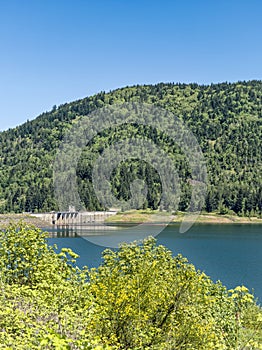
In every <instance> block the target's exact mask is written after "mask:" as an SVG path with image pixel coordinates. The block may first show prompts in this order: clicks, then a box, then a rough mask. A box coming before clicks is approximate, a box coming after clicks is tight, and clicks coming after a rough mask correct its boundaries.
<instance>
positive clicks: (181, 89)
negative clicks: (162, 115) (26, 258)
mask: <svg viewBox="0 0 262 350" xmlns="http://www.w3.org/2000/svg"><path fill="white" fill-rule="evenodd" d="M129 101H136V102H146V103H153V104H155V105H156V106H160V107H163V108H165V109H167V110H169V111H171V112H172V113H174V115H176V116H177V117H179V118H180V119H181V120H183V121H184V122H185V123H186V124H187V125H188V127H189V128H190V129H191V131H192V132H193V134H194V135H195V136H196V138H197V140H198V142H199V144H200V146H201V148H202V151H203V153H204V156H205V158H206V163H207V168H208V177H209V179H208V180H209V184H208V194H207V197H206V203H205V208H204V209H205V210H206V211H208V212H211V211H214V210H219V212H221V213H226V212H228V211H229V210H233V211H234V212H235V213H237V214H239V215H261V210H262V159H261V158H262V157H261V155H262V152H261V149H262V148H261V139H262V124H261V121H262V81H249V82H237V83H221V84H211V85H208V86H205V85H197V84H172V83H170V84H164V83H160V84H157V85H144V86H133V87H126V88H122V89H118V90H115V91H112V92H109V93H105V92H101V93H99V94H97V95H95V96H92V97H87V98H84V99H82V100H78V101H75V102H72V103H66V104H64V105H61V106H59V107H58V108H57V107H56V106H54V107H53V109H52V111H50V112H46V113H43V114H42V115H40V116H39V117H38V118H36V119H35V120H33V121H28V122H26V123H25V124H23V125H21V126H18V127H16V128H14V129H10V130H8V131H4V132H1V133H0V212H23V211H27V212H28V211H49V210H55V209H57V203H56V201H55V196H54V190H53V178H52V175H53V173H52V167H53V162H54V157H55V154H56V151H57V147H58V146H59V144H60V143H61V140H62V138H63V135H64V134H65V132H66V131H67V130H68V129H69V128H70V126H71V125H72V123H74V121H76V120H77V119H78V118H79V117H80V116H84V115H87V114H88V113H90V112H91V111H93V110H95V109H96V108H100V107H103V106H105V105H107V104H111V105H112V104H115V103H121V102H129ZM120 131H121V130H120ZM120 131H119V130H113V131H111V132H108V133H105V134H104V135H101V139H102V142H101V140H100V139H99V137H96V138H95V139H94V140H93V142H92V144H90V145H89V146H88V147H89V148H87V149H86V150H85V151H84V152H83V154H82V158H81V162H79V166H78V171H77V173H78V180H79V181H78V185H79V193H80V194H81V198H82V200H83V202H84V203H85V206H86V207H87V208H88V209H90V210H94V209H103V208H101V206H100V204H99V203H98V201H97V199H96V197H95V195H94V193H93V189H92V186H91V178H90V176H91V175H90V173H91V172H90V169H91V167H92V164H91V161H90V151H92V153H94V154H96V155H98V154H99V153H101V152H102V148H103V147H105V146H106V145H107V144H109V143H110V142H112V140H116V139H118V138H119V134H120ZM129 132H130V134H132V133H133V134H135V133H136V132H138V131H137V130H135V127H131V128H130V130H129ZM139 133H140V134H141V133H142V134H143V133H144V134H146V135H147V137H148V135H149V136H150V137H151V138H152V139H153V140H154V142H156V143H158V144H159V145H164V144H165V142H166V141H165V139H164V138H163V136H161V135H155V134H154V131H153V130H152V131H150V130H145V129H144V130H143V129H142V130H141V128H140V130H139ZM150 133H151V134H150ZM170 147H171V150H172V147H173V148H174V146H172V145H171V146H170ZM173 158H174V162H175V163H176V164H178V165H179V175H180V177H181V178H182V179H183V180H184V181H183V186H182V191H183V193H182V196H181V200H180V204H179V209H180V210H186V208H187V206H188V204H189V199H190V196H191V193H190V183H189V182H188V181H187V179H188V178H189V177H190V171H189V169H188V164H187V162H181V155H180V154H179V152H175V151H174V154H173ZM138 174H139V177H144V178H145V179H146V182H147V184H148V194H147V201H146V202H144V204H143V206H144V208H145V207H150V208H153V209H156V208H157V207H158V204H159V191H161V186H159V177H158V175H157V174H156V172H155V171H154V169H153V168H152V167H151V166H150V165H149V164H147V163H145V162H143V161H135V162H133V163H132V166H131V163H128V162H125V163H122V164H120V165H119V167H118V168H117V169H115V171H114V174H113V176H112V186H113V191H114V192H115V193H116V195H117V196H118V197H119V198H123V199H127V198H128V197H129V196H130V186H129V184H130V182H131V181H133V180H134V178H136V177H137V176H138Z"/></svg>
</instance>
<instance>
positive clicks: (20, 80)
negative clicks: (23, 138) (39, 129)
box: [0, 0, 262, 130]
mask: <svg viewBox="0 0 262 350" xmlns="http://www.w3.org/2000/svg"><path fill="white" fill-rule="evenodd" d="M261 14H262V1H260V0H249V1H247V0H220V1H215V0H198V1H196V0H179V1H178V0H173V1H172V0H170V1H169V0H162V1H154V0H150V1H149V0H132V1H124V0H96V1H95V0H93V1H89V0H23V1H21V0H0V44H1V55H0V96H1V100H0V101H1V104H0V118H1V119H0V120H1V124H0V130H5V129H7V128H9V127H13V126H16V125H18V124H21V123H23V122H25V121H26V120H27V119H33V118H35V117H36V116H37V115H39V114H40V113H42V112H44V111H47V110H50V109H52V107H53V105H60V104H62V103H64V102H70V101H73V100H75V99H79V98H82V97H85V96H88V95H92V94H94V93H96V92H99V91H101V90H104V91H109V90H113V89H115V88H118V87H123V86H127V85H134V84H149V83H150V84H151V83H152V84H154V83H158V82H197V83H201V84H202V83H204V84H208V83H211V82H222V81H232V82H233V81H238V80H250V79H262V21H261Z"/></svg>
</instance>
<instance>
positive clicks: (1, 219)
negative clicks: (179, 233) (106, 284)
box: [0, 210, 262, 229]
mask: <svg viewBox="0 0 262 350" xmlns="http://www.w3.org/2000/svg"><path fill="white" fill-rule="evenodd" d="M167 216H168V217H170V216H171V213H166V212H158V211H153V210H130V211H126V212H123V213H122V212H119V213H117V214H116V215H114V216H111V217H109V218H108V219H107V220H106V223H108V224H139V223H145V222H161V221H166V220H164V219H165V218H166V217H167ZM184 216H185V213H182V212H179V213H176V214H175V215H172V216H171V219H170V221H172V222H181V221H182V220H183V218H184ZM20 220H23V221H25V222H26V223H28V224H33V225H35V226H37V227H39V228H44V227H49V226H51V225H50V224H49V223H48V222H45V221H43V220H41V219H39V218H36V217H34V216H31V215H29V214H0V229H1V228H4V227H5V226H6V225H8V224H9V223H11V222H14V223H17V222H19V221H20ZM196 222H197V223H210V224H257V223H260V224H262V219H259V218H257V217H251V218H248V217H240V216H237V215H219V214H217V213H211V214H210V213H209V214H206V213H201V214H200V215H199V216H198V218H197V221H196Z"/></svg>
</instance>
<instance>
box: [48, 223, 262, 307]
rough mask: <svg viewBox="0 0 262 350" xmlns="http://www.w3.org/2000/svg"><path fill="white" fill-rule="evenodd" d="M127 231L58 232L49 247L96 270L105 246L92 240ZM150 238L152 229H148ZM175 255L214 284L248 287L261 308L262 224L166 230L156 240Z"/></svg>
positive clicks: (173, 227) (172, 227)
mask: <svg viewBox="0 0 262 350" xmlns="http://www.w3.org/2000/svg"><path fill="white" fill-rule="evenodd" d="M124 230H125V228H120V227H116V228H115V229H114V228H112V227H111V228H110V230H100V231H99V230H98V231H97V230H93V231H92V230H90V229H89V230H85V229H79V228H67V229H55V230H54V231H55V232H54V233H55V235H54V237H52V238H49V243H50V244H56V245H57V246H58V248H59V249H61V248H62V247H69V248H71V249H72V250H73V251H75V252H76V253H77V254H78V255H80V258H79V259H78V263H77V264H78V266H83V265H87V266H88V267H97V266H98V265H99V264H100V263H101V261H102V260H101V253H102V251H103V250H104V249H105V247H103V246H99V245H97V244H94V243H92V242H91V241H90V240H92V239H93V238H96V237H98V236H100V238H101V239H103V235H104V236H106V237H107V239H110V236H111V237H113V236H114V235H116V234H118V235H119V234H121V235H122V237H123V238H124V233H125V232H124ZM145 231H146V232H145V235H147V234H148V235H150V227H145ZM156 239H157V243H158V244H162V245H165V246H166V247H167V248H168V249H170V250H171V251H172V252H173V254H174V255H176V254H178V253H181V254H182V255H183V256H185V257H187V258H188V260H189V262H190V263H193V264H194V265H195V266H196V268H197V269H199V270H201V271H204V272H205V273H206V274H207V275H208V276H210V277H211V278H212V280H214V281H216V280H220V281H222V283H223V284H224V285H226V286H227V287H228V288H234V287H235V286H237V285H245V286H247V287H248V288H249V289H250V290H251V291H254V294H255V296H256V298H258V302H259V303H260V304H262V225H261V224H250V225H249V224H222V225H221V224H195V225H194V226H193V227H192V228H191V229H190V230H189V231H188V232H186V233H183V234H180V233H179V225H177V224H172V225H169V226H167V227H166V228H165V229H164V230H163V231H162V232H161V233H160V234H159V235H158V236H157V237H156Z"/></svg>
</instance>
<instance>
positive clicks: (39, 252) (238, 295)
mask: <svg viewBox="0 0 262 350" xmlns="http://www.w3.org/2000/svg"><path fill="white" fill-rule="evenodd" d="M0 247H1V249H0V259H1V271H0V277H1V278H0V288H1V294H0V303H1V308H0V349H19V350H20V349H21V350H24V349H32V350H34V349H55V350H58V349H60V350H65V349H90V350H91V349H96V350H102V349H107V350H110V349H111V350H112V349H115V350H116V349H134V350H135V349H136V350H138V349H178V350H179V349H181V350H182V349H192V350H193V349H194V350H198V349H203V350H204V349H205V350H209V349H210V350H213V349H232V350H233V349H250V350H251V349H261V346H262V333H261V326H262V312H261V309H260V308H259V307H258V306H257V305H256V304H255V302H254V300H253V296H252V295H251V294H250V293H249V291H248V290H247V289H246V288H245V287H243V286H242V287H236V288H235V289H234V290H230V291H228V290H227V289H226V288H225V287H224V286H223V285H222V284H221V283H220V282H217V283H213V282H212V281H211V280H210V278H208V277H207V276H206V275H205V274H203V273H201V272H199V271H196V270H195V268H194V266H193V265H191V264H189V263H188V262H187V260H186V259H185V258H183V257H182V256H181V255H178V256H176V257H173V256H172V254H171V252H170V251H169V250H167V249H166V248H165V247H163V246H157V245H156V241H155V240H154V239H153V238H149V239H146V240H145V241H144V242H143V243H142V244H141V245H138V244H136V243H132V244H123V245H122V246H121V247H120V249H119V250H117V251H112V250H105V251H104V253H103V263H102V264H101V265H100V266H99V267H98V268H95V269H91V270H88V269H86V268H84V269H81V270H80V269H78V268H77V267H75V259H76V258H77V256H76V255H75V254H74V253H73V252H72V251H70V250H69V249H63V251H62V252H61V253H56V249H55V247H50V246H48V245H47V244H46V241H45V235H44V234H42V233H41V231H39V230H38V229H36V228H34V227H32V226H28V225H26V224H24V223H20V224H19V226H18V227H16V226H14V225H11V226H9V227H7V228H6V230H5V231H3V232H1V238H0Z"/></svg>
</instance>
